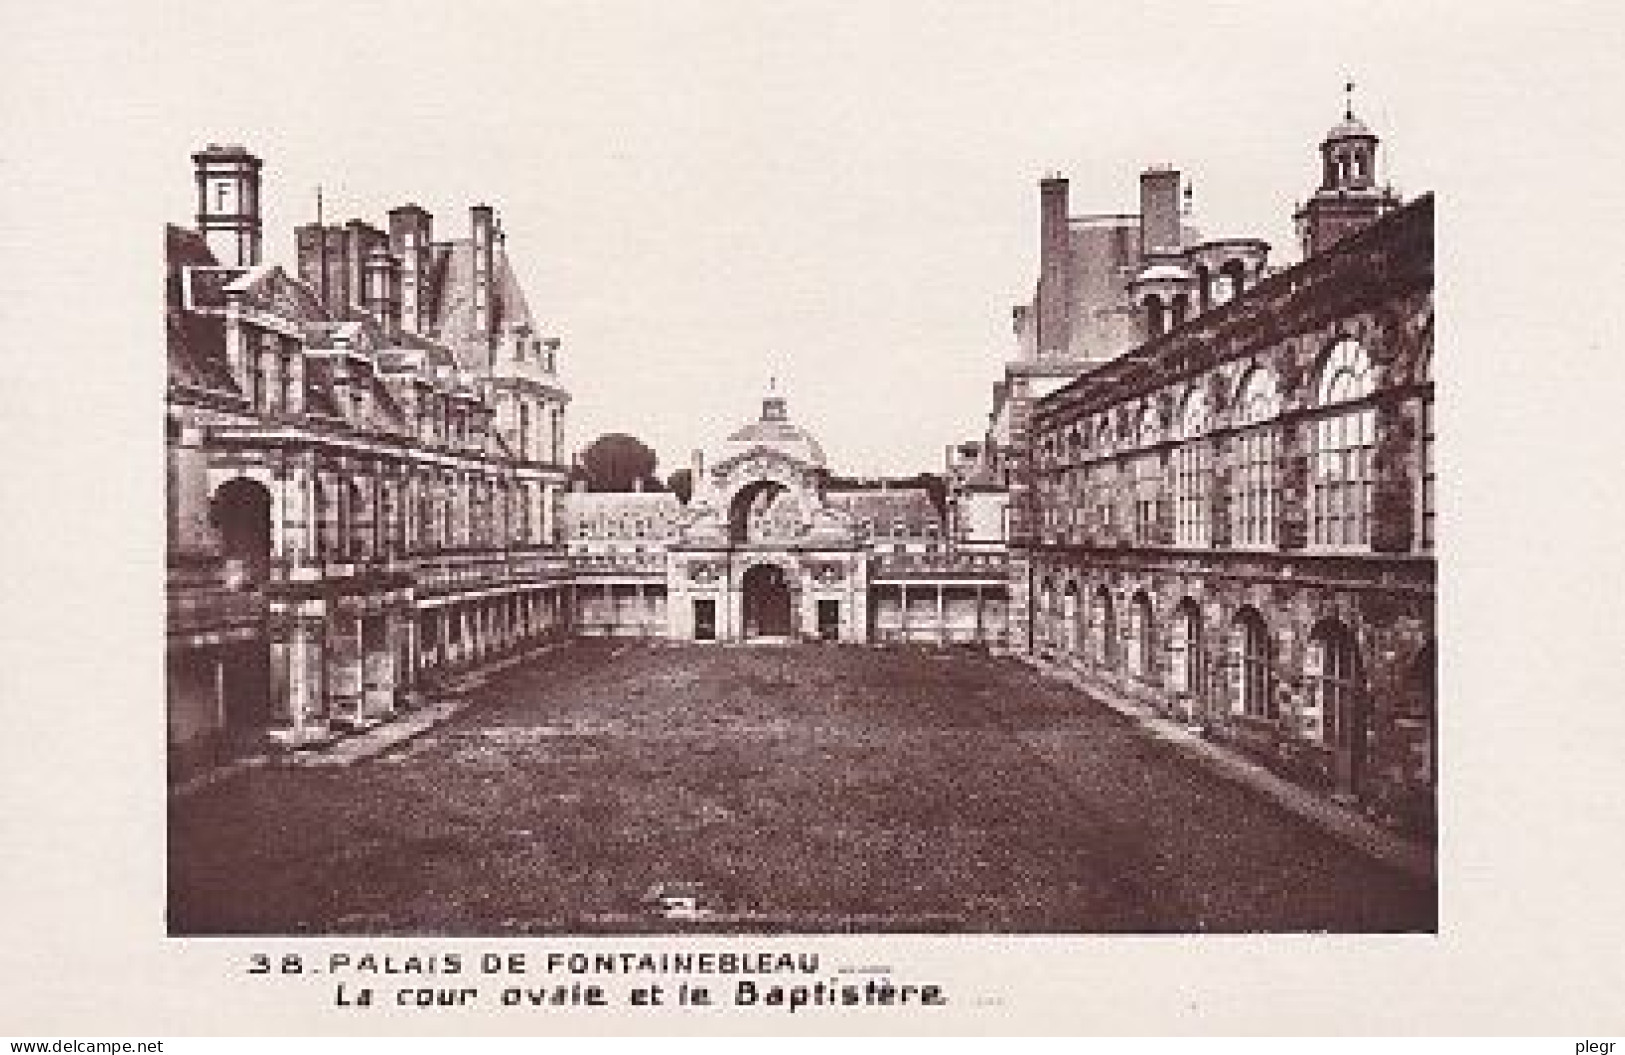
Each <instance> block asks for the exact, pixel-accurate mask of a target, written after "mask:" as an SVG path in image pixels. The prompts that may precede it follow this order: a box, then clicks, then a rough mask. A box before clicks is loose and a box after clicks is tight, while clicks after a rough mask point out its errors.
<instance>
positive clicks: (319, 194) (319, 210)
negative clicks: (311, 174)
mask: <svg viewBox="0 0 1625 1055" xmlns="http://www.w3.org/2000/svg"><path fill="white" fill-rule="evenodd" d="M321 225H322V185H321V184H320V183H318V184H316V226H317V227H320V226H321Z"/></svg>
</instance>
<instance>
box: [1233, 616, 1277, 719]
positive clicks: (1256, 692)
mask: <svg viewBox="0 0 1625 1055" xmlns="http://www.w3.org/2000/svg"><path fill="white" fill-rule="evenodd" d="M1231 635H1232V646H1231V647H1232V650H1233V654H1234V659H1235V662H1236V675H1237V677H1236V688H1237V693H1236V701H1235V705H1236V710H1237V711H1238V712H1239V713H1241V714H1245V715H1247V716H1248V717H1250V718H1275V717H1277V715H1278V711H1277V709H1276V706H1275V693H1274V691H1273V685H1272V681H1271V678H1270V635H1269V629H1268V628H1267V627H1266V626H1265V625H1264V619H1263V617H1262V616H1260V615H1259V614H1258V612H1257V610H1255V609H1252V608H1243V609H1242V610H1241V611H1240V612H1239V613H1237V615H1236V622H1235V625H1234V626H1233V627H1232V629H1231Z"/></svg>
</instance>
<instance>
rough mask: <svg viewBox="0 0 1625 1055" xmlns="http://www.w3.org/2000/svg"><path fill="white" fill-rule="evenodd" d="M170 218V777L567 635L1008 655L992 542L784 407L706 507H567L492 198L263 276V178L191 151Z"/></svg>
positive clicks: (362, 230) (243, 165) (555, 390)
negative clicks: (851, 464) (828, 454)
mask: <svg viewBox="0 0 1625 1055" xmlns="http://www.w3.org/2000/svg"><path fill="white" fill-rule="evenodd" d="M193 161H194V163H195V167H196V179H197V195H198V198H197V200H198V213H197V226H196V228H195V229H185V228H181V227H173V226H172V227H170V228H169V229H168V231H167V232H166V287H165V304H166V322H167V332H168V387H167V398H166V403H167V413H166V425H167V428H166V444H165V451H166V460H167V467H168V502H169V506H168V524H169V528H168V648H167V692H168V709H169V743H170V754H171V762H172V772H173V773H174V775H175V776H176V777H177V778H180V777H185V776H187V775H190V774H192V773H195V772H198V771H199V770H201V769H204V768H207V767H209V766H210V765H212V764H214V763H216V762H219V761H221V760H223V759H225V758H228V757H231V756H232V755H233V754H234V753H238V752H242V751H255V750H261V749H263V748H264V747H265V746H266V745H267V744H271V745H280V746H281V747H284V748H289V749H297V748H303V747H309V746H314V745H320V744H323V743H326V742H328V741H330V740H331V739H333V738H334V737H336V736H341V735H343V734H345V733H347V732H351V731H355V730H360V729H366V728H369V727H371V726H373V725H376V724H378V723H380V722H384V721H388V720H390V719H392V718H393V717H395V716H396V715H397V714H399V713H401V712H403V711H405V710H409V709H411V708H413V707H414V706H416V705H417V704H418V702H419V700H420V698H421V695H422V692H423V690H424V689H426V688H428V689H432V688H433V687H434V686H435V685H436V684H437V683H438V681H439V680H440V679H443V678H445V677H447V676H449V675H453V674H457V673H461V672H465V671H468V670H470V669H472V668H476V667H478V666H480V665H482V664H485V663H488V662H489V661H492V660H496V659H499V658H502V657H505V656H510V655H514V654H516V653H518V652H520V651H522V650H524V649H527V648H530V647H532V646H534V645H538V644H542V643H546V642H550V641H552V640H555V639H557V638H561V637H563V636H566V635H611V636H639V637H667V638H675V639H684V640H694V641H719V642H737V641H748V640H775V639H778V640H790V639H811V640H824V641H833V642H863V641H870V640H885V641H920V642H933V643H950V642H954V643H981V644H993V645H1001V644H1003V643H1004V642H1005V641H1007V640H1008V636H1009V635H1008V627H1007V623H1006V614H1005V613H1006V597H1007V583H1006V566H1005V560H1004V554H1003V552H1002V549H1000V550H998V551H991V550H990V551H986V552H980V553H961V552H959V551H958V549H957V548H956V546H955V545H954V539H953V537H952V532H951V531H950V530H949V527H948V511H947V508H946V506H945V503H944V496H943V494H942V493H941V489H940V488H937V489H935V490H934V489H933V488H932V486H931V483H930V481H929V480H928V479H926V478H919V479H913V480H864V479H848V478H842V477H837V476H835V475H833V474H832V473H831V472H830V471H829V468H828V466H827V465H826V464H825V458H824V452H823V449H822V448H821V446H820V445H819V444H818V441H817V440H816V439H814V438H813V437H812V436H811V435H810V434H809V433H807V432H806V431H804V430H803V429H802V428H801V427H800V426H798V425H797V424H795V423H794V422H792V421H791V420H790V418H789V415H788V412H787V407H786V400H785V399H784V397H783V396H781V395H777V394H773V395H769V396H768V397H767V398H766V399H764V400H763V403H762V408H761V414H760V416H759V417H758V418H757V419H756V420H753V421H749V422H747V423H746V424H745V425H743V426H742V427H741V428H739V429H738V430H736V431H734V432H733V433H731V434H729V435H728V436H727V437H726V438H724V439H722V440H721V441H720V442H719V444H718V446H717V448H716V449H715V450H714V451H713V452H712V454H711V457H710V460H709V461H707V460H706V457H705V456H704V455H701V454H696V456H695V463H694V479H695V493H694V494H693V496H692V498H691V500H690V501H689V502H688V503H687V504H686V505H684V504H682V503H679V502H678V501H677V499H676V498H675V497H674V496H673V495H670V494H638V493H633V494H588V493H585V492H576V493H566V490H565V481H566V479H567V464H566V463H567V462H568V461H569V459H568V457H567V455H566V452H565V440H564V413H565V409H566V407H567V405H568V402H569V396H568V394H567V392H566V391H565V389H564V387H563V386H562V384H561V382H560V380H559V376H558V362H557V353H558V350H559V342H558V341H557V340H555V339H552V338H550V337H548V336H547V335H546V333H545V330H544V329H543V327H542V326H541V324H540V322H539V321H538V320H537V318H536V317H535V316H534V315H533V314H532V312H531V309H530V306H529V304H528V301H527V298H526V295H525V293H524V290H523V288H522V286H521V284H520V283H519V281H518V277H517V275H516V273H515V270H514V267H513V265H512V263H511V261H510V259H509V257H508V254H507V249H506V239H505V236H504V234H503V231H502V227H501V225H500V222H499V221H498V218H497V216H496V213H495V211H494V210H493V209H492V208H490V207H489V206H486V205H474V206H472V207H471V208H470V209H469V212H468V227H467V229H466V234H464V235H463V236H461V237H453V238H440V237H437V231H436V229H435V225H434V217H433V216H432V215H431V214H430V213H429V212H427V211H426V210H424V209H423V208H421V207H419V206H417V205H412V204H408V205H403V206H400V207H399V208H396V209H392V210H390V212H389V216H388V224H387V228H379V227H376V226H373V225H372V224H369V223H367V222H365V221H363V220H359V219H352V220H350V221H348V222H347V223H344V224H324V223H322V222H319V221H318V222H317V223H312V224H307V225H305V226H303V227H300V228H299V229H298V231H297V232H296V238H295V249H296V253H295V260H296V265H295V268H294V270H292V271H289V270H287V269H285V268H284V267H283V266H281V265H279V264H276V263H270V262H266V261H264V260H262V231H261V218H260V208H259V197H260V181H261V169H262V163H261V161H260V159H259V158H257V157H255V156H253V155H252V154H250V153H249V152H248V151H247V150H246V149H244V148H242V147H238V146H210V147H208V148H207V149H205V150H202V151H200V152H199V153H197V154H196V155H194V157H193Z"/></svg>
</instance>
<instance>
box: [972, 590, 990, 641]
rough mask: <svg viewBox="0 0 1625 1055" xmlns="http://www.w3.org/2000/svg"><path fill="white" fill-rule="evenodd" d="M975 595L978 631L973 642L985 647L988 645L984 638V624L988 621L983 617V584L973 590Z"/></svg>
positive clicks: (976, 630)
mask: <svg viewBox="0 0 1625 1055" xmlns="http://www.w3.org/2000/svg"><path fill="white" fill-rule="evenodd" d="M973 593H974V595H975V611H976V629H975V631H974V632H975V635H976V636H975V637H974V638H973V640H974V641H975V642H976V643H977V644H978V645H985V644H987V642H986V641H984V640H983V638H982V624H983V623H984V622H985V621H986V620H985V619H984V617H983V615H982V584H981V583H977V584H976V586H975V587H974V589H973Z"/></svg>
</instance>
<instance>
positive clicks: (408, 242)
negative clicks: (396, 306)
mask: <svg viewBox="0 0 1625 1055" xmlns="http://www.w3.org/2000/svg"><path fill="white" fill-rule="evenodd" d="M433 240H434V216H433V215H432V214H430V213H429V212H428V210H426V209H423V208H422V207H420V206H418V205H414V204H407V205H402V206H399V207H397V208H394V209H391V210H389V249H390V252H392V253H394V254H395V256H396V257H398V258H399V259H400V262H401V282H400V295H401V328H402V329H404V330H407V331H408V332H410V333H423V332H424V331H425V330H426V329H427V328H428V322H429V319H428V304H427V303H426V302H427V299H428V297H429V289H428V278H429V246H430V244H431V243H432V242H433Z"/></svg>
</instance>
